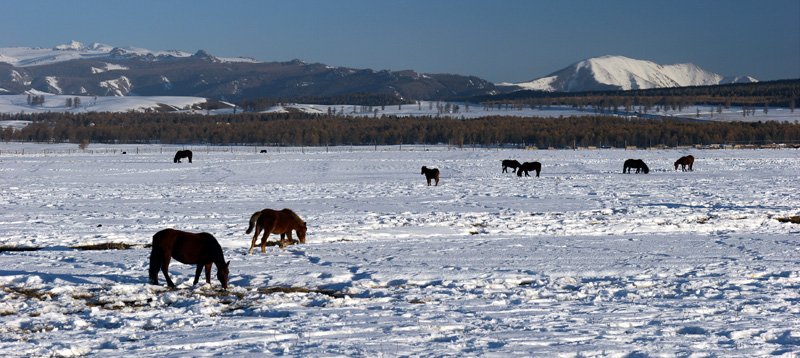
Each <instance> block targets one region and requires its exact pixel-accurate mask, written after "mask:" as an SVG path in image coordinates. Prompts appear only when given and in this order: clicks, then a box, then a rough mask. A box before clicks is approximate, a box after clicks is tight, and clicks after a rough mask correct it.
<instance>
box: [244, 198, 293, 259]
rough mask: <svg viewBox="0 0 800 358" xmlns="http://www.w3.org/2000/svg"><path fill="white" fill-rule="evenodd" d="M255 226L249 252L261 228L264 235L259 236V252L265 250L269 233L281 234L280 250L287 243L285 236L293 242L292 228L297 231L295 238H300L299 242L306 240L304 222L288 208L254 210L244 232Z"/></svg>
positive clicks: (254, 244) (251, 250) (251, 251)
mask: <svg viewBox="0 0 800 358" xmlns="http://www.w3.org/2000/svg"><path fill="white" fill-rule="evenodd" d="M254 227H255V229H256V233H255V235H253V242H252V243H250V251H248V253H249V254H252V253H253V248H254V247H255V246H256V239H258V234H260V233H261V230H262V229H263V230H264V237H262V238H261V252H262V253H266V252H267V238H268V237H269V234H280V235H281V243H280V246H281V251H283V248H284V247H285V246H286V245H287V244H286V243H285V241H284V239H285V237H286V236H287V235H288V236H289V243H292V242H294V240H293V239H292V230H294V231H296V232H297V238H298V239H300V243H305V242H306V230H307V227H306V223H305V221H303V220H302V219H300V217H299V216H297V214H295V213H294V211H291V210H289V209H283V210H281V211H277V210H272V209H264V210H261V211H256V212H255V213H254V214H253V215H252V216H250V226H248V227H247V232H245V233H246V234H249V233H250V232H251V231H253V228H254Z"/></svg>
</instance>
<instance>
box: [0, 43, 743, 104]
mask: <svg viewBox="0 0 800 358" xmlns="http://www.w3.org/2000/svg"><path fill="white" fill-rule="evenodd" d="M749 82H757V80H755V79H754V78H752V77H748V76H737V77H723V76H721V75H718V74H716V73H713V72H711V71H707V70H705V69H702V68H700V67H699V66H697V65H694V64H691V63H682V64H674V65H660V64H657V63H654V62H651V61H644V60H636V59H631V58H627V57H624V56H611V55H608V56H602V57H595V58H590V59H586V60H583V61H579V62H576V63H573V64H572V65H570V66H567V67H565V68H563V69H561V70H558V71H556V72H553V73H551V74H550V75H548V76H545V77H541V78H537V79H534V80H532V81H527V82H521V83H499V84H495V83H491V82H489V81H486V80H484V79H481V78H478V77H476V76H464V75H454V74H422V73H418V72H416V71H413V70H401V71H389V70H381V71H376V70H372V69H356V68H347V67H333V66H328V65H325V64H321V63H311V64H309V63H306V62H304V61H301V60H297V59H295V60H292V61H287V62H262V61H258V60H255V59H253V58H245V57H238V58H224V57H217V56H214V55H212V54H210V53H208V52H207V51H205V50H202V49H201V50H197V51H196V52H194V53H189V52H184V51H180V50H167V51H151V50H147V49H142V48H136V47H132V46H129V47H114V46H110V45H105V44H101V43H93V44H92V45H89V46H87V45H84V44H82V43H80V42H77V41H71V42H70V43H68V44H64V45H58V46H55V47H53V48H40V47H36V48H32V47H7V48H0V94H27V93H53V94H65V95H96V96H136V95H138V96H199V97H207V98H212V99H217V100H223V101H236V100H240V99H244V98H258V97H281V98H294V97H303V96H336V95H343V94H350V93H357V92H364V93H376V94H385V95H392V96H395V97H397V98H400V99H403V100H447V99H451V98H467V97H472V96H485V95H496V94H502V93H509V92H514V91H518V90H537V91H548V92H585V91H606V90H630V89H648V88H666V87H685V86H698V85H700V86H702V85H716V84H727V83H749Z"/></svg>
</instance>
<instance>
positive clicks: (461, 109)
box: [0, 94, 800, 128]
mask: <svg viewBox="0 0 800 358" xmlns="http://www.w3.org/2000/svg"><path fill="white" fill-rule="evenodd" d="M43 95H45V102H44V104H42V105H29V104H28V96H26V95H0V113H5V114H19V113H45V112H60V113H90V112H119V113H124V112H131V111H134V112H144V111H148V110H157V109H159V108H164V107H172V108H175V109H177V110H176V112H181V113H197V114H210V115H213V114H232V113H234V112H236V113H241V111H242V109H241V108H237V109H234V108H222V109H216V110H208V111H203V110H191V109H183V108H190V107H192V106H196V105H200V104H202V103H205V102H206V99H205V98H202V97H178V96H173V97H168V96H162V97H158V96H155V97H147V96H124V97H112V96H108V97H92V96H67V95H52V94H43ZM76 97H77V98H79V99H80V103H81V105H80V106H79V107H77V108H75V107H69V106H67V100H68V99H69V100H73V99H74V98H76ZM455 107H458V110H457V111H456V110H454V108H455ZM445 108H448V109H449V111H445V110H444V109H445ZM637 110H638V108H637ZM717 110H718V109H717V106H709V105H697V106H688V107H685V108H681V109H680V110H668V111H664V110H663V109H660V110H651V111H649V112H647V113H645V115H655V116H670V117H679V118H686V119H693V120H701V121H743V122H759V121H761V122H765V121H780V122H784V121H788V122H792V123H794V122H796V121H798V120H800V110H795V111H792V110H791V109H789V108H781V107H776V108H767V111H766V112H765V111H764V108H763V107H758V108H755V110H754V111H752V110H748V113H747V115H746V116H745V115H744V114H743V108H742V107H736V106H732V107H730V108H727V109H726V108H722V109H721V112H717ZM287 111H300V112H306V113H315V114H323V115H327V114H328V113H335V114H344V115H348V116H360V117H380V116H384V115H386V116H400V117H403V116H416V117H421V116H430V117H437V116H438V117H448V118H479V117H486V116H515V117H540V118H559V117H562V116H563V117H571V116H577V117H581V116H594V115H597V113H596V112H595V111H594V110H593V109H591V108H584V109H578V108H572V107H569V106H551V107H542V108H530V107H529V106H524V107H522V108H520V109H518V108H512V106H503V107H502V108H497V107H493V108H487V107H486V106H484V105H481V104H474V103H470V104H469V105H467V104H466V103H464V102H460V103H449V106H448V103H447V102H432V101H421V102H419V103H417V104H404V105H401V106H385V107H379V106H378V107H365V106H355V105H348V104H341V105H319V104H300V103H290V104H283V105H280V106H274V107H272V108H268V109H267V110H265V111H263V113H272V112H287ZM620 115H622V114H620ZM28 123H29V122H28V121H0V128H2V127H7V126H13V127H15V128H20V127H23V126H25V125H27V124H28Z"/></svg>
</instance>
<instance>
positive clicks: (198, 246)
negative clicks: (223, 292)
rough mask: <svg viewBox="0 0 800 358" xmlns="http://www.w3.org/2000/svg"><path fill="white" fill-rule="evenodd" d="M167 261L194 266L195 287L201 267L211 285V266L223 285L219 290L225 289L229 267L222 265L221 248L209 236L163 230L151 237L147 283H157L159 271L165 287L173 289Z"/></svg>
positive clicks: (212, 237) (204, 233)
mask: <svg viewBox="0 0 800 358" xmlns="http://www.w3.org/2000/svg"><path fill="white" fill-rule="evenodd" d="M170 259H175V260H178V262H181V263H184V264H189V265H194V264H197V271H196V272H195V274H194V283H193V285H196V284H197V281H198V280H199V279H200V271H202V270H203V267H205V268H206V283H211V264H212V263H213V264H214V265H216V266H217V279H219V282H220V283H221V284H222V288H228V272H229V271H228V265H230V263H231V262H230V261H228V262H225V257H224V256H223V255H222V247H221V246H219V242H217V239H215V238H214V236H212V235H211V234H209V233H207V232H202V233H199V234H195V233H191V232H185V231H179V230H174V229H164V230H161V231H159V232H157V233H156V234H155V235H153V250H152V251H151V252H150V280H149V282H150V284H153V285H157V284H158V270H159V269H160V270H161V272H163V273H164V278H165V279H166V280H167V285H168V286H169V287H175V284H174V283H172V280H170V278H169V273H167V269H169V261H170Z"/></svg>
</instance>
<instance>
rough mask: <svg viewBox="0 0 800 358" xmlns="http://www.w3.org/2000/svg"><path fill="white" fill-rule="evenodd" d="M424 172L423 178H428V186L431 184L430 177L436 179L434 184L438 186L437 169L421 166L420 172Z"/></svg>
mask: <svg viewBox="0 0 800 358" xmlns="http://www.w3.org/2000/svg"><path fill="white" fill-rule="evenodd" d="M420 174H425V179H427V180H428V186H431V179H433V180H435V181H436V186H439V169H436V168H430V169H429V168H428V167H422V173H420Z"/></svg>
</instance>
